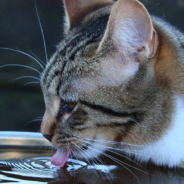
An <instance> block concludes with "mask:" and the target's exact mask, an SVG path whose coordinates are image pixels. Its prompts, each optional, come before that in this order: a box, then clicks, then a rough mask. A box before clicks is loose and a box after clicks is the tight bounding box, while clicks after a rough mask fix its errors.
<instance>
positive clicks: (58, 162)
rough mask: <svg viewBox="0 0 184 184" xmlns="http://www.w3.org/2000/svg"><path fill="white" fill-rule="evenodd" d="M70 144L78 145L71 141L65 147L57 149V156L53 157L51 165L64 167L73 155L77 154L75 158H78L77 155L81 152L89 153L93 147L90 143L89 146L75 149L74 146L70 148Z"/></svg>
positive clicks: (77, 146)
mask: <svg viewBox="0 0 184 184" xmlns="http://www.w3.org/2000/svg"><path fill="white" fill-rule="evenodd" d="M63 142H64V141H63ZM65 143H66V142H65ZM69 144H71V145H72V144H73V145H76V143H73V142H72V141H71V140H70V141H68V142H67V144H65V145H63V146H62V147H59V148H57V151H56V152H55V154H54V155H53V156H52V159H51V163H52V164H53V165H55V166H59V167H63V166H64V165H65V164H66V162H67V160H68V159H69V157H70V156H71V155H72V154H73V153H75V154H74V156H76V155H78V156H79V155H80V153H81V152H85V151H87V150H88V148H89V147H90V145H91V144H90V143H88V144H86V145H82V146H79V145H76V146H75V147H73V146H72V147H71V146H69ZM79 157H80V156H79Z"/></svg>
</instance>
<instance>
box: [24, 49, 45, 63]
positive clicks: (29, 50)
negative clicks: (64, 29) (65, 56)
mask: <svg viewBox="0 0 184 184" xmlns="http://www.w3.org/2000/svg"><path fill="white" fill-rule="evenodd" d="M28 51H29V52H30V53H31V54H32V55H33V56H34V57H35V58H36V59H37V60H39V61H40V63H42V64H43V65H44V66H45V65H46V64H45V63H44V62H43V61H42V60H41V59H40V58H39V57H38V56H37V55H36V54H34V53H33V52H32V51H31V50H30V49H28Z"/></svg>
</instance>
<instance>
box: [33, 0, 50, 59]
mask: <svg viewBox="0 0 184 184" xmlns="http://www.w3.org/2000/svg"><path fill="white" fill-rule="evenodd" d="M35 10H36V15H37V19H38V22H39V26H40V30H41V33H42V40H43V45H44V50H45V58H46V62H48V56H47V47H46V43H45V36H44V32H43V28H42V24H41V21H40V17H39V14H38V9H37V4H36V0H35Z"/></svg>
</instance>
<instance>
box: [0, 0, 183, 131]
mask: <svg viewBox="0 0 184 184" xmlns="http://www.w3.org/2000/svg"><path fill="white" fill-rule="evenodd" d="M34 2H35V1H34V0H26V1H24V0H0V47H8V48H13V49H17V48H18V49H20V50H22V51H24V52H27V53H29V54H32V53H31V52H33V53H34V54H35V55H37V56H38V57H39V58H40V59H41V60H43V61H44V62H45V53H44V47H43V40H42V35H41V31H40V27H39V24H38V19H37V16H36V11H35V3H34ZM141 2H143V3H144V4H145V5H146V7H147V9H148V11H149V12H150V13H151V14H153V15H158V16H160V17H161V18H163V19H165V20H166V21H168V22H170V23H172V24H173V25H174V26H176V27H177V28H179V29H181V30H184V24H183V21H184V1H183V0H175V1H174V0H173V1H167V0H141ZM36 3H37V8H38V12H39V17H40V20H41V23H42V26H43V30H44V34H45V41H46V44H47V52H48V56H49V57H50V56H51V55H52V53H54V51H55V46H56V45H57V44H58V43H59V42H60V40H61V39H62V36H63V31H62V25H63V14H64V13H63V5H62V1H61V0H44V1H43V0H37V1H36ZM30 51H31V52H30ZM12 63H17V64H23V65H28V66H31V67H33V68H36V69H37V70H39V71H40V72H41V71H42V69H41V68H40V66H39V65H38V64H37V63H35V62H33V61H32V60H30V59H29V58H28V57H26V56H23V55H21V54H19V53H15V52H12V51H6V50H0V66H1V65H4V64H12ZM20 76H35V77H39V75H38V74H37V73H36V72H34V71H31V70H29V69H25V68H20V67H6V68H1V69H0V130H11V131H12V130H14V131H39V126H40V122H39V121H38V122H32V123H30V124H27V123H28V122H29V121H31V120H33V119H34V118H36V117H42V115H43V113H44V102H43V97H42V94H41V90H40V86H39V84H38V85H27V86H24V83H27V82H31V81H34V80H28V79H20V80H16V81H12V80H14V79H16V78H17V77H20ZM26 124H27V125H26Z"/></svg>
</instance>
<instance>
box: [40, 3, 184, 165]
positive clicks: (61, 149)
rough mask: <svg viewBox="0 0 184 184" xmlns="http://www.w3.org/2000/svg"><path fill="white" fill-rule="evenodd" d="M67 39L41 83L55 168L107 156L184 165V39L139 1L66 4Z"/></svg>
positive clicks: (44, 126) (44, 127) (44, 125)
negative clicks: (114, 154)
mask: <svg viewBox="0 0 184 184" xmlns="http://www.w3.org/2000/svg"><path fill="white" fill-rule="evenodd" d="M64 7H65V13H66V17H65V18H66V19H65V20H66V21H65V30H64V31H65V38H64V40H63V41H62V42H61V43H60V44H59V45H58V47H57V51H56V53H55V54H54V55H53V56H52V57H51V59H50V61H49V62H48V64H47V66H46V68H45V70H44V71H43V73H42V77H41V87H42V91H43V95H44V100H45V105H46V111H45V115H44V117H43V121H42V124H41V132H42V134H43V135H44V137H46V138H47V139H48V140H50V141H51V142H52V143H53V145H54V147H56V148H57V151H56V153H55V155H54V156H53V157H52V163H53V164H54V165H57V166H60V167H62V166H63V165H64V164H65V163H66V162H67V159H68V158H69V157H70V156H71V155H74V156H76V157H77V158H79V159H86V160H90V159H97V157H98V156H99V155H101V154H104V155H107V154H106V153H105V151H106V150H113V151H114V152H116V151H122V153H121V154H126V155H128V156H130V157H132V156H133V157H135V159H137V160H140V161H143V162H148V161H151V162H153V163H155V164H157V165H165V166H169V167H174V166H177V165H179V164H181V163H182V161H184V146H183V143H184V96H183V95H184V35H183V34H182V33H181V32H180V31H178V30H176V29H175V28H173V27H172V26H171V25H169V24H168V23H166V22H164V21H163V20H161V19H159V18H156V17H154V16H150V15H149V13H148V12H147V10H146V8H145V7H144V6H143V5H142V4H141V3H140V2H139V1H138V0H118V1H117V2H114V1H113V0H64Z"/></svg>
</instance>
